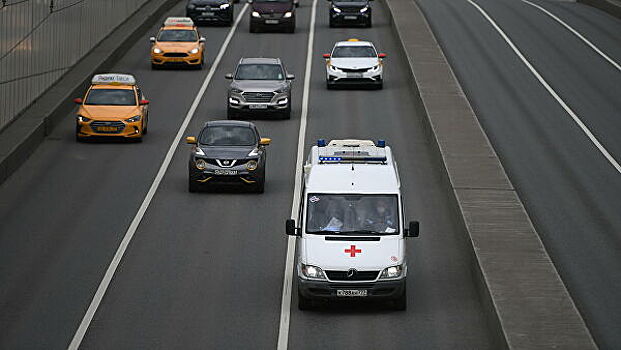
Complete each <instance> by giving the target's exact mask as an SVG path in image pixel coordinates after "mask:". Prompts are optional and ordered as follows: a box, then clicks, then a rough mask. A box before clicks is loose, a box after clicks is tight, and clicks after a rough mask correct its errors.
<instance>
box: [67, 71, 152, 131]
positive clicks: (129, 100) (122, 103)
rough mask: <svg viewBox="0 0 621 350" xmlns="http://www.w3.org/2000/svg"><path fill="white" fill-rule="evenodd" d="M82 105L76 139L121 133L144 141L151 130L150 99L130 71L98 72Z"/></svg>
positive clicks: (77, 100) (79, 102) (77, 121)
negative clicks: (147, 98)
mask: <svg viewBox="0 0 621 350" xmlns="http://www.w3.org/2000/svg"><path fill="white" fill-rule="evenodd" d="M73 102H75V103H76V104H78V105H79V108H78V113H77V116H76V140H77V141H81V140H85V139H88V138H94V137H117V138H119V137H120V138H127V139H135V140H137V141H141V140H142V137H143V136H144V135H145V134H146V133H147V125H148V122H149V109H148V105H149V101H148V100H146V99H145V97H144V95H143V94H142V91H141V90H140V87H138V85H136V79H135V78H134V76H133V75H130V74H116V73H111V74H97V75H95V76H94V77H93V79H92V80H91V86H90V87H89V88H88V90H87V91H86V94H85V95H84V98H76V99H74V100H73Z"/></svg>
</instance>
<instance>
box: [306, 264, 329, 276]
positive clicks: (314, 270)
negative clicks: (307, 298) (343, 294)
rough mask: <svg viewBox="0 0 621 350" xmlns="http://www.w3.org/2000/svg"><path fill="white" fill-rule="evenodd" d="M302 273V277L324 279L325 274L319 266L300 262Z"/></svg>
mask: <svg viewBox="0 0 621 350" xmlns="http://www.w3.org/2000/svg"><path fill="white" fill-rule="evenodd" d="M302 274H303V275H304V277H307V278H312V279H318V280H325V279H326V276H325V275H324V274H323V270H322V269H321V268H320V267H317V266H313V265H305V264H302Z"/></svg>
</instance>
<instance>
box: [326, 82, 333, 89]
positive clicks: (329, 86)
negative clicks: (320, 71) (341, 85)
mask: <svg viewBox="0 0 621 350" xmlns="http://www.w3.org/2000/svg"><path fill="white" fill-rule="evenodd" d="M326 88H327V89H328V90H334V84H330V82H329V81H326Z"/></svg>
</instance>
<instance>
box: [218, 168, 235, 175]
mask: <svg viewBox="0 0 621 350" xmlns="http://www.w3.org/2000/svg"><path fill="white" fill-rule="evenodd" d="M214 174H216V175H237V170H220V169H216V170H214Z"/></svg>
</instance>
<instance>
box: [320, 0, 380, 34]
mask: <svg viewBox="0 0 621 350" xmlns="http://www.w3.org/2000/svg"><path fill="white" fill-rule="evenodd" d="M337 25H363V26H365V27H371V26H372V25H373V21H372V14H371V4H370V3H369V0H332V6H331V7H330V27H336V26H337Z"/></svg>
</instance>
